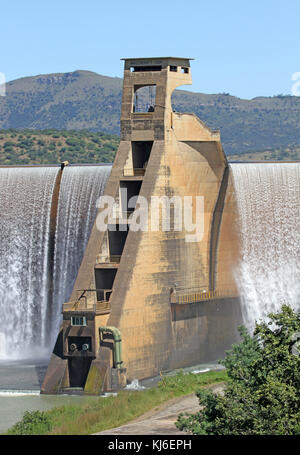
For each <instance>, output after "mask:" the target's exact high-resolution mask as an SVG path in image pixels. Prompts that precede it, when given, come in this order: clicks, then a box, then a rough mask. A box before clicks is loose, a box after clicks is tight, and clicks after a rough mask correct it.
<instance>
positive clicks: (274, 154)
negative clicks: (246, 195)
mask: <svg viewBox="0 0 300 455" xmlns="http://www.w3.org/2000/svg"><path fill="white" fill-rule="evenodd" d="M118 145H119V136H117V135H111V134H105V133H100V132H91V131H87V130H80V131H75V130H69V131H68V130H55V129H49V130H27V129H25V130H18V129H9V130H0V165H29V164H58V163H61V162H62V161H69V162H70V163H71V164H80V163H112V162H113V161H114V157H115V153H116V151H117V148H118ZM227 156H228V159H229V160H231V161H233V160H239V161H255V160H258V161H261V160H279V161H280V160H283V161H289V160H292V161H293V160H300V146H295V147H290V148H285V147H281V148H277V149H266V150H263V151H256V152H244V153H242V154H234V155H227Z"/></svg>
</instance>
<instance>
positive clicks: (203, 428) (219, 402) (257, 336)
mask: <svg viewBox="0 0 300 455" xmlns="http://www.w3.org/2000/svg"><path fill="white" fill-rule="evenodd" d="M269 319H270V321H269V322H263V323H260V324H258V323H257V324H256V327H255V330H254V334H253V336H250V335H249V333H248V332H247V330H246V329H245V328H244V327H240V329H239V330H240V335H241V338H242V342H241V343H240V344H238V345H233V347H232V350H231V351H228V352H227V353H226V357H225V360H223V361H222V362H220V363H222V364H223V365H224V366H225V367H226V369H227V374H228V378H229V379H228V382H227V383H226V387H225V390H224V394H223V395H216V394H214V393H213V392H211V391H205V390H201V391H199V392H197V396H198V398H199V404H200V406H201V408H200V410H199V412H197V413H196V414H192V415H186V414H182V415H180V416H179V418H178V421H177V423H176V426H177V427H178V428H179V429H180V430H185V431H189V432H191V433H193V434H209V435H225V434H233V435H242V434H243V435H253V434H268V435H273V434H280V435H299V434H300V356H299V355H298V350H297V349H295V346H296V343H297V340H296V339H297V337H299V339H300V313H297V312H295V311H293V310H292V309H291V308H290V307H289V306H287V305H283V306H282V308H281V311H280V312H279V313H277V314H273V313H272V314H270V315H269ZM295 340H296V341H295Z"/></svg>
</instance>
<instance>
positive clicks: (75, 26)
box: [0, 0, 300, 98]
mask: <svg viewBox="0 0 300 455" xmlns="http://www.w3.org/2000/svg"><path fill="white" fill-rule="evenodd" d="M0 18H1V21H0V24H1V27H0V38H1V53H0V72H2V73H4V74H5V76H6V79H7V80H13V79H16V78H19V77H23V76H31V75H36V74H45V73H54V72H66V71H74V70H76V69H84V70H90V71H95V72H97V73H100V74H104V75H108V76H119V77H122V72H123V62H121V61H120V58H122V57H151V56H155V57H156V56H179V57H194V58H195V61H194V62H192V76H193V86H192V87H186V88H187V89H188V90H193V91H199V92H203V93H221V92H229V93H230V94H232V95H235V96H239V97H241V98H253V97H255V96H261V95H263V96H272V95H277V94H279V93H283V94H290V93H291V87H292V84H293V82H292V81H291V77H292V74H293V73H294V72H299V71H300V58H299V57H300V52H299V50H300V27H299V18H300V2H299V0H286V1H283V0H281V1H278V0H272V1H271V0H260V1H258V0H252V1H249V0H247V1H244V0H238V1H236V0H223V1H221V0H216V1H210V2H208V1H207V0H205V1H202V0H186V1H185V2H184V1H182V0H180V1H179V0H172V1H171V0H149V1H146V0H139V1H136V0H127V1H125V0H124V1H120V0H114V1H112V0H111V1H109V0H107V1H102V0H85V1H84V0H81V1H78V0H61V1H58V0H51V1H45V0H44V1H41V0H40V1H37V0H27V1H24V0H23V1H22V0H10V1H6V0H0Z"/></svg>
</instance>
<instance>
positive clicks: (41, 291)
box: [0, 168, 58, 359]
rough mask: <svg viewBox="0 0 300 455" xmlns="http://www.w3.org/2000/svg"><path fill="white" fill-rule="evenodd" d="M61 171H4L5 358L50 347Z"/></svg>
mask: <svg viewBox="0 0 300 455" xmlns="http://www.w3.org/2000/svg"><path fill="white" fill-rule="evenodd" d="M57 172H58V169H57V168H26V169H20V168H2V169H0V213H1V218H0V315H1V317H0V341H1V343H0V357H2V358H9V359H11V358H19V357H23V358H24V357H27V356H29V355H31V351H32V349H33V348H34V347H37V349H36V350H37V351H38V352H39V353H41V351H44V350H45V349H46V346H47V334H46V315H47V297H48V274H47V268H48V253H49V224H50V211H51V202H52V193H53V189H54V185H55V179H56V176H57Z"/></svg>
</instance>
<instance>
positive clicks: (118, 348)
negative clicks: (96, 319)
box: [99, 327, 123, 368]
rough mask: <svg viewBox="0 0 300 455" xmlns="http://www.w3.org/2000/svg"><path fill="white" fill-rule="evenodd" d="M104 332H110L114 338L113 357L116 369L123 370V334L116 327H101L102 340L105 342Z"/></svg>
mask: <svg viewBox="0 0 300 455" xmlns="http://www.w3.org/2000/svg"><path fill="white" fill-rule="evenodd" d="M103 332H109V333H111V334H112V336H113V338H114V347H113V357H114V366H115V367H116V368H122V365H123V360H122V338H121V332H120V330H119V329H117V328H116V327H99V335H100V340H101V341H102V340H103Z"/></svg>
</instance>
